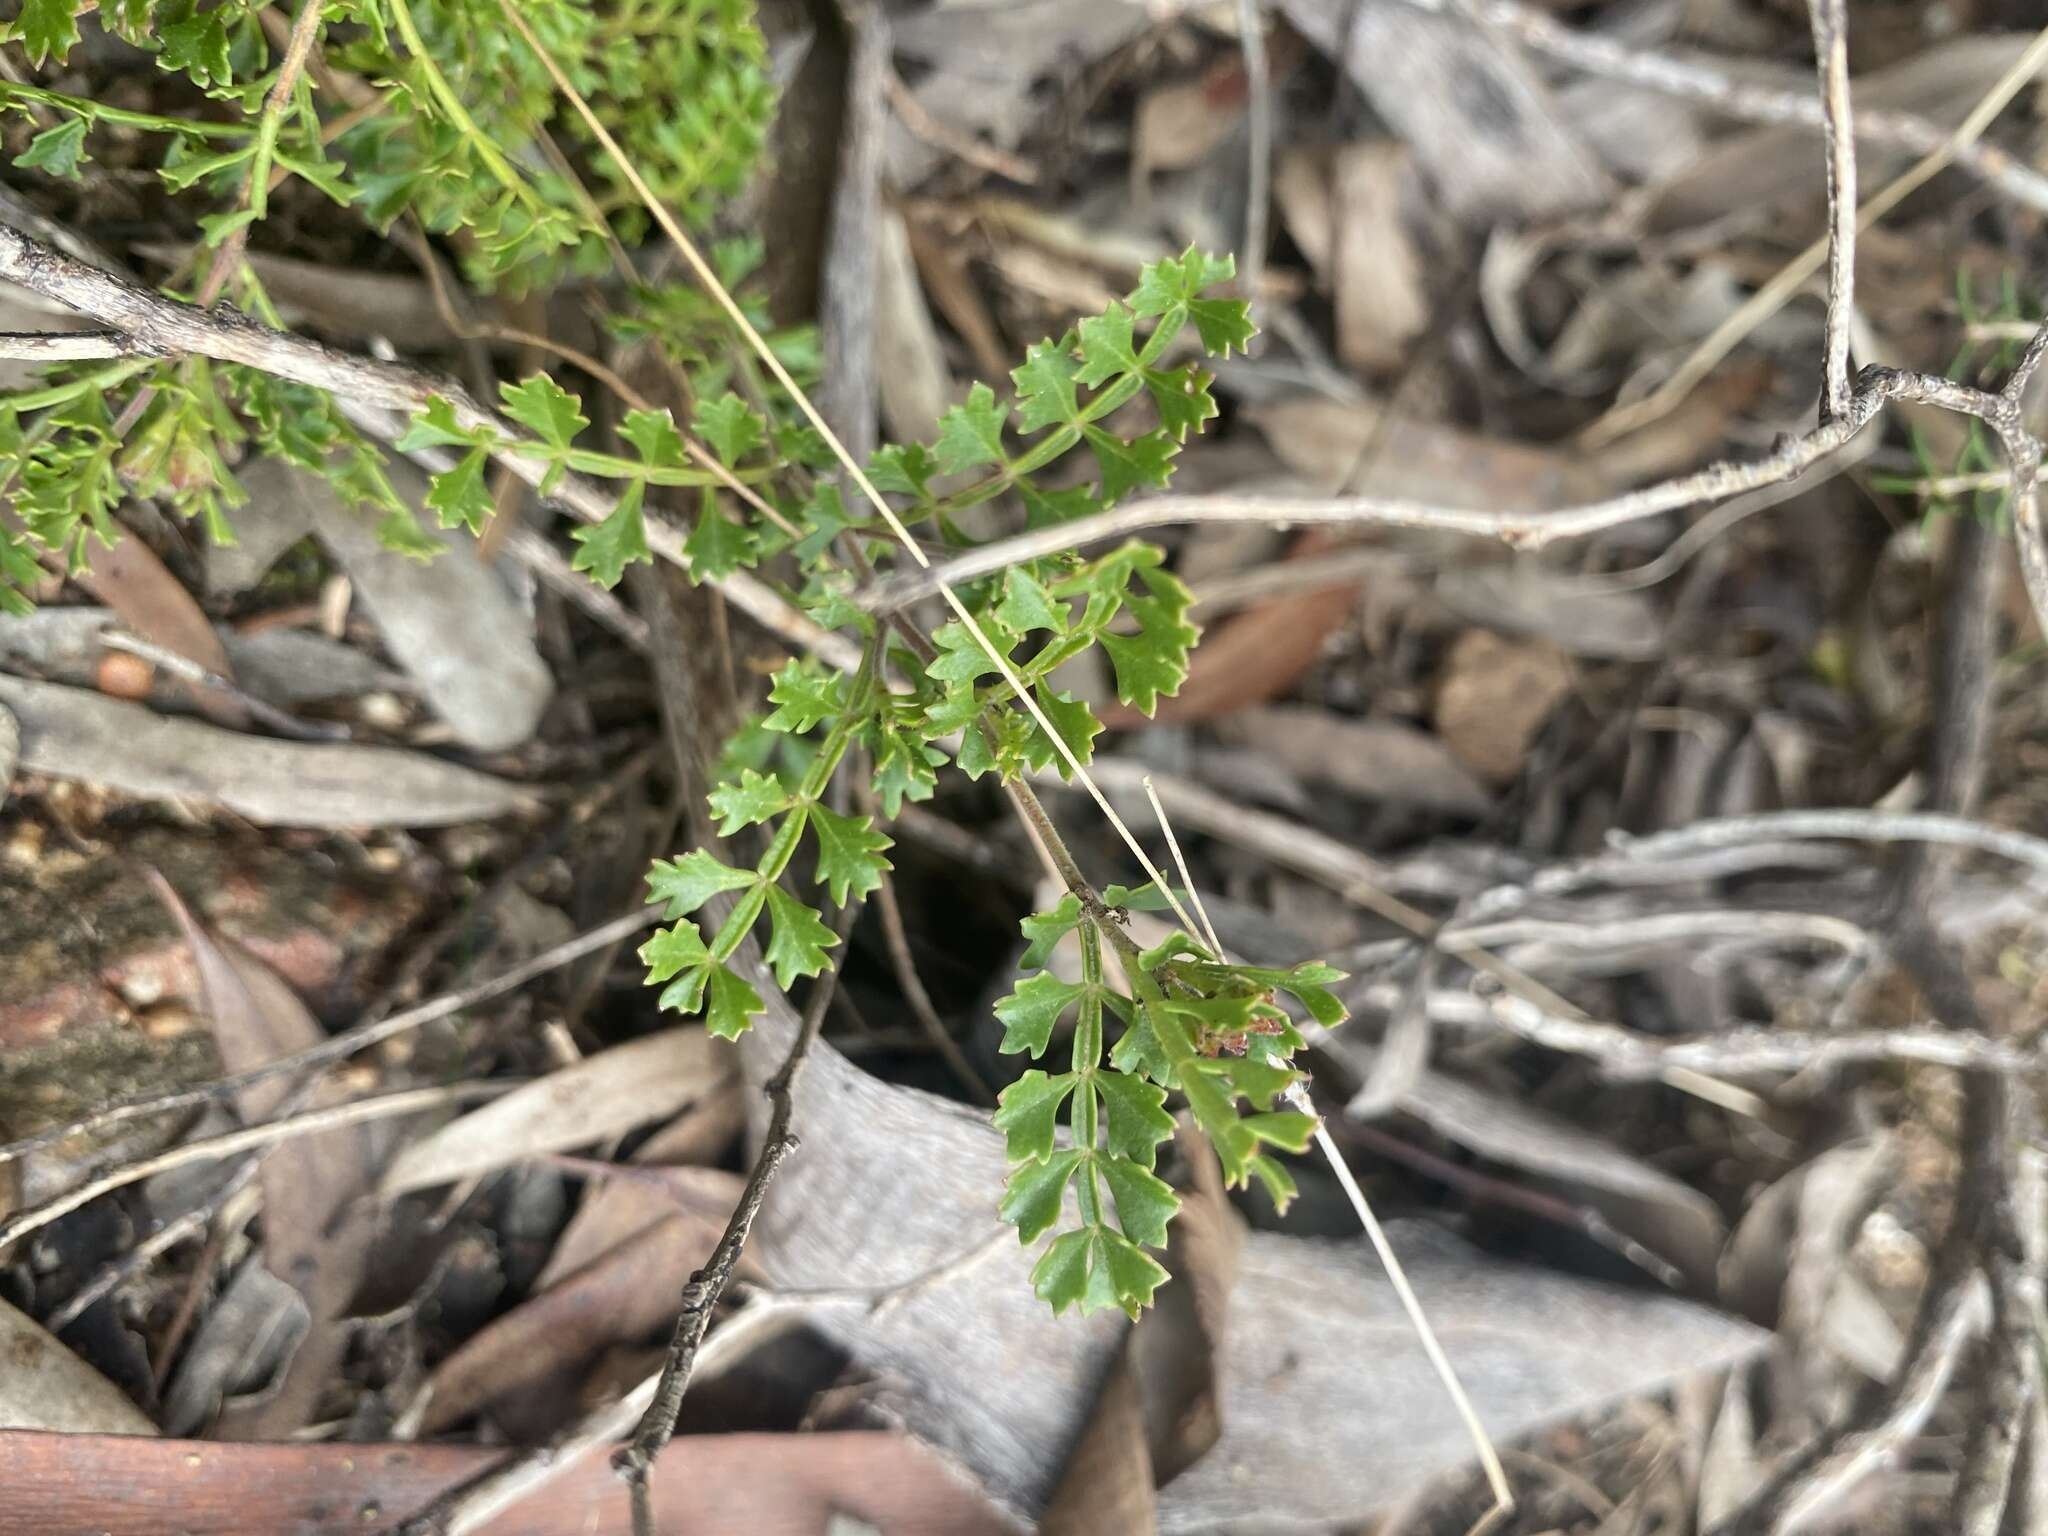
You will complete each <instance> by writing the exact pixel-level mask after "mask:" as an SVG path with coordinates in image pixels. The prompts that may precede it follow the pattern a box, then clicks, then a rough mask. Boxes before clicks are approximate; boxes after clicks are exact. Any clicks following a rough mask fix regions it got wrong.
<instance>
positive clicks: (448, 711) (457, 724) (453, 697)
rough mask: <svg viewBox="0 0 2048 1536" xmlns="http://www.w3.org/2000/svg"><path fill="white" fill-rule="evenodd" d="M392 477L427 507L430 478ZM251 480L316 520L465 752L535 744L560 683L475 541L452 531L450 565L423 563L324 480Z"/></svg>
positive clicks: (271, 474) (282, 476) (447, 538)
mask: <svg viewBox="0 0 2048 1536" xmlns="http://www.w3.org/2000/svg"><path fill="white" fill-rule="evenodd" d="M391 476H392V483H393V484H394V485H395V486H396V487H397V488H398V491H399V494H400V495H402V496H404V497H405V498H406V499H407V500H409V501H412V502H414V503H415V504H417V502H418V500H419V499H420V497H421V496H422V495H423V494H424V491H425V486H424V483H423V481H422V479H421V477H420V475H419V474H418V472H417V471H414V470H412V469H411V468H410V467H409V466H406V465H404V464H396V463H395V464H393V465H392V466H391ZM242 479H243V483H244V484H245V486H246V487H247V488H248V491H249V494H250V496H251V498H252V499H254V500H256V501H258V502H260V503H261V504H262V505H264V506H265V507H266V508H268V507H273V506H278V505H287V504H291V503H294V502H296V503H298V504H300V505H303V506H305V507H307V508H308V509H309V511H310V515H311V519H312V529H313V532H314V534H315V535H316V536H317V537H318V538H319V540H320V542H321V543H323V544H325V545H326V546H327V548H328V549H330V550H331V551H333V554H334V558H335V559H336V560H337V561H338V562H339V563H340V565H341V567H342V569H343V570H345V571H346V572H347V573H348V576H349V580H350V581H351V582H352V583H353V585H354V588H355V596H356V597H357V598H358V599H359V600H360V601H361V603H362V605H363V607H364V609H365V610H366V611H367V612H368V613H369V615H370V618H371V620H372V621H373V622H374V623H375V624H376V626H377V632H378V634H379V635H380V636H381V637H382V638H383V641H384V646H385V649H386V650H388V651H389V652H390V653H391V657H392V659H393V660H394V661H396V662H397V663H398V665H399V666H400V667H402V668H403V669H404V670H405V672H406V674H407V675H408V676H410V677H411V678H412V680H413V681H414V683H416V684H417V685H418V687H419V691H420V695H421V697H422V698H424V699H425V700H426V701H427V704H428V705H429V707H431V708H432V709H433V711H434V713H435V714H436V715H437V716H439V717H440V718H441V719H442V720H444V721H446V722H447V724H448V728H449V730H450V731H451V732H453V734H454V736H455V739H456V740H457V741H459V742H461V743H462V744H463V745H464V746H466V747H468V748H470V749H471V750H473V751H478V752H498V751H504V750H507V749H509V748H511V747H516V746H518V745H519V744H520V743H521V742H523V741H525V740H526V739H527V738H528V737H529V736H531V735H532V734H533V731H534V727H535V726H537V725H538V724H539V723H540V717H541V712H542V711H543V710H544V709H546V708H547V702H548V699H549V698H550V697H551V696H552V694H553V692H554V679H553V678H552V676H551V675H550V674H549V672H548V669H547V665H546V663H545V662H543V661H542V660H541V657H540V652H539V650H538V649H537V648H536V646H535V644H534V638H533V620H532V618H531V617H530V615H529V614H528V613H527V612H526V611H525V610H524V609H522V608H521V606H520V605H519V604H518V603H516V602H514V601H513V598H512V595H511V593H509V592H508V591H507V590H506V589H505V585H504V583H503V582H502V581H500V580H499V578H498V574H497V572H496V571H495V570H494V569H492V567H491V566H490V565H488V564H487V563H485V562H484V561H483V560H482V559H481V558H479V556H478V548H477V541H476V540H475V539H473V538H471V537H470V536H469V535H468V534H466V533H463V532H461V531H460V530H451V531H448V532H445V533H444V534H443V535H442V536H441V538H442V542H443V543H444V544H445V545H446V546H447V548H446V549H444V550H443V551H442V553H441V554H440V555H438V556H437V557H436V558H434V559H433V560H430V561H421V560H416V559H414V558H412V557H411V556H409V555H402V554H398V553H396V552H395V551H393V550H390V549H387V548H385V547H384V545H383V544H382V543H381V542H380V541H379V540H378V538H377V530H376V519H375V517H374V515H371V514H366V513H364V512H363V511H361V510H359V509H357V508H353V507H347V506H344V505H342V503H341V500H340V498H339V497H338V496H337V495H336V494H335V491H334V487H333V485H332V484H331V483H330V482H328V481H327V480H325V479H323V478H321V477H320V476H318V475H315V474H312V473H310V472H309V471H306V470H302V469H298V468H295V467H293V466H290V465H286V464H280V463H278V462H277V461H275V460H271V459H266V460H262V461H260V462H258V463H256V464H252V465H250V466H249V467H248V468H247V469H245V470H244V471H242Z"/></svg>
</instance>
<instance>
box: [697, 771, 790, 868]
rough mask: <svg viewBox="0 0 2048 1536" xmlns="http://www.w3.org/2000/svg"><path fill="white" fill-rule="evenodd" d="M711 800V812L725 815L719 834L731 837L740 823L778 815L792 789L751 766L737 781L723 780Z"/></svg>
mask: <svg viewBox="0 0 2048 1536" xmlns="http://www.w3.org/2000/svg"><path fill="white" fill-rule="evenodd" d="M710 801H711V810H712V813H713V814H714V815H716V816H719V817H721V818H722V820H720V822H719V824H718V835H719V836H720V837H731V836H732V835H733V833H735V832H737V831H739V829H740V828H741V827H751V826H753V825H755V824H756V823H758V822H763V821H766V820H768V819H769V818H770V817H772V816H779V815H781V814H782V813H783V812H784V811H786V810H788V809H789V804H790V801H789V791H788V790H786V789H784V788H783V787H782V780H780V779H778V778H776V777H775V776H774V775H773V774H765V773H756V772H754V770H753V769H751V768H743V769H741V770H740V776H739V779H738V781H737V782H736V783H731V784H721V785H719V786H718V787H717V788H716V789H714V790H712V791H711V795H710ZM771 894H772V893H771Z"/></svg>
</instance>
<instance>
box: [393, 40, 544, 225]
mask: <svg viewBox="0 0 2048 1536" xmlns="http://www.w3.org/2000/svg"><path fill="white" fill-rule="evenodd" d="M385 5H386V6H387V8H388V9H389V10H390V12H391V19H392V21H393V22H394V23H396V24H397V27H398V35H399V36H400V37H401V38H403V39H404V41H405V46H406V48H407V49H408V50H409V51H410V52H411V54H412V57H413V64H414V67H416V68H417V69H418V70H419V71H420V75H421V78H422V79H424V80H425V81H426V85H427V94H428V95H430V96H432V97H433V98H434V100H435V102H436V103H437V104H438V105H439V106H440V108H441V110H442V111H443V112H445V113H446V114H447V115H448V121H449V122H450V123H451V124H452V125H453V126H454V128H455V131H456V132H457V133H459V134H461V135H462V137H463V139H464V140H465V141H466V142H467V143H468V144H469V146H470V148H472V149H473V150H475V151H476V156H477V158H478V159H479V160H481V161H482V162H483V163H484V164H485V165H486V166H488V167H489V168H490V172H491V174H492V175H493V176H495V177H496V178H497V179H498V183H499V185H501V186H502V187H504V188H505V190H506V191H508V192H510V193H511V194H512V195H513V196H514V197H516V198H518V199H519V201H520V202H521V203H523V204H524V205H525V206H526V208H527V209H528V211H530V212H532V213H535V214H538V213H539V212H540V211H541V206H542V205H541V202H540V199H539V197H538V196H537V195H536V194H535V193H534V190H533V188H531V187H530V186H528V185H527V184H526V178H525V177H524V176H521V175H520V174H519V172H518V171H517V170H516V169H515V168H514V167H513V165H512V162H511V161H509V160H507V159H506V158H505V156H504V154H503V152H502V151H500V150H499V148H498V146H497V145H496V143H494V142H493V141H492V140H491V138H490V136H489V135H488V134H486V133H485V132H484V131H483V130H482V129H481V128H479V127H477V125H476V119H475V118H473V117H471V116H470V115H469V109H468V108H467V107H465V106H463V104H462V98H461V97H460V96H458V95H456V94H455V88H454V87H453V86H452V85H450V84H449V83H448V77H447V76H446V75H444V74H442V73H441V66H440V65H439V64H438V63H436V62H435V60H434V56H433V55H432V54H431V53H429V52H428V51H427V44H426V40H425V39H424V38H422V37H421V36H420V29H419V26H418V24H417V23H416V22H415V21H414V20H413V14H412V7H411V6H410V5H408V4H407V3H406V0H385Z"/></svg>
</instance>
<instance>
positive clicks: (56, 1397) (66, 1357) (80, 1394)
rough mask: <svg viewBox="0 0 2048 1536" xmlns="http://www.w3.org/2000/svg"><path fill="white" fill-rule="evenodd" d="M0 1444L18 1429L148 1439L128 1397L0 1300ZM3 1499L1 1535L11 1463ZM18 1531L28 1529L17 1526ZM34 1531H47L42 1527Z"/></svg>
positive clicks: (146, 1423)
mask: <svg viewBox="0 0 2048 1536" xmlns="http://www.w3.org/2000/svg"><path fill="white" fill-rule="evenodd" d="M0 1361H5V1362H6V1368H5V1369H4V1370H0V1444H5V1443H6V1442H8V1441H9V1440H11V1439H13V1438H14V1434H15V1432H18V1431H22V1430H37V1429H47V1430H57V1431H60V1432H62V1433H63V1434H66V1435H94V1434H99V1435H110V1436H111V1435H153V1434H155V1433H156V1425H154V1424H153V1423H151V1422H150V1419H149V1415H148V1414H146V1413H144V1412H143V1411H142V1410H141V1409H140V1408H138V1407H136V1406H135V1404H134V1403H132V1402H130V1401H129V1400H128V1394H127V1393H125V1392H123V1391H122V1390H121V1389H120V1388H119V1387H117V1386H115V1385H114V1384H113V1383H112V1382H111V1381H109V1380H107V1378H106V1377H104V1376H102V1375H101V1374H100V1373H99V1372H98V1371H96V1370H94V1369H93V1368H92V1367H91V1366H89V1365H87V1364H86V1363H85V1362H84V1361H83V1360H81V1359H79V1358H78V1356H76V1355H74V1354H73V1353H71V1351H70V1350H68V1349H66V1348H65V1347H64V1346H63V1345H62V1344H61V1343H59V1342H58V1340H57V1339H56V1338H55V1337H54V1336H53V1335H51V1334H50V1333H48V1332H47V1331H45V1330H44V1329H43V1328H42V1327H41V1325H39V1324H38V1323H37V1322H36V1321H35V1319H34V1318H32V1317H30V1316H29V1315H28V1314H27V1313H25V1312H22V1311H20V1310H18V1309H17V1308H15V1307H12V1306H10V1305H9V1304H8V1303H6V1302H4V1301H0ZM0 1466H4V1467H6V1468H7V1469H8V1471H7V1481H8V1485H9V1488H8V1498H7V1501H6V1504H5V1505H0V1531H5V1530H7V1529H8V1520H9V1518H10V1516H9V1506H11V1505H12V1504H13V1502H14V1498H13V1482H14V1467H13V1463H12V1462H9V1461H8V1460H6V1459H5V1456H4V1454H0ZM14 1528H15V1529H18V1530H23V1531H26V1530H29V1529H32V1527H27V1526H17V1527H14ZM33 1529H42V1530H50V1529H54V1527H49V1526H43V1527H33Z"/></svg>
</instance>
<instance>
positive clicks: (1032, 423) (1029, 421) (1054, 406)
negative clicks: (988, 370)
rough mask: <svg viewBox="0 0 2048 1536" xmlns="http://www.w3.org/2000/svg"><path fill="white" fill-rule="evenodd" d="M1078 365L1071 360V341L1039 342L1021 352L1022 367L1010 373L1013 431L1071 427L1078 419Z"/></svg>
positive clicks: (1067, 337)
mask: <svg viewBox="0 0 2048 1536" xmlns="http://www.w3.org/2000/svg"><path fill="white" fill-rule="evenodd" d="M1080 371H1081V365H1080V363H1078V362H1077V361H1075V358H1074V338H1073V336H1072V335H1071V334H1070V335H1068V336H1066V337H1064V338H1062V339H1061V340H1060V341H1056V342H1055V341H1041V342H1039V343H1038V344H1037V345H1036V346H1034V347H1031V348H1028V349H1027V350H1026V351H1025V353H1024V365H1023V367H1021V368H1012V369H1011V370H1010V379H1011V382H1012V383H1014V384H1015V385H1016V386H1017V430H1018V431H1019V432H1037V431H1039V430H1040V429H1042V428H1045V427H1051V426H1061V425H1068V426H1071V425H1074V424H1077V423H1078V422H1079V421H1080V419H1081V407H1080V404H1079V402H1078V400H1077V399H1076V392H1075V387H1074V386H1075V384H1076V382H1077V378H1078V375H1079V374H1080Z"/></svg>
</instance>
